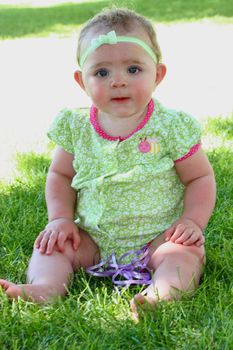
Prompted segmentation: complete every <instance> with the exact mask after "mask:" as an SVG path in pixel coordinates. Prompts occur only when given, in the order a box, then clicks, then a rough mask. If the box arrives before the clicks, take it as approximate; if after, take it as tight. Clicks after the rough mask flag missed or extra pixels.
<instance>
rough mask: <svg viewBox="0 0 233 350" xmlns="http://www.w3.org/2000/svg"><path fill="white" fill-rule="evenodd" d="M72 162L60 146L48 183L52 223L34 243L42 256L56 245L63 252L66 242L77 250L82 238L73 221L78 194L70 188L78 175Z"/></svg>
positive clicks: (48, 204) (49, 214) (48, 206)
mask: <svg viewBox="0 0 233 350" xmlns="http://www.w3.org/2000/svg"><path fill="white" fill-rule="evenodd" d="M73 159H74V157H73V155H72V154H70V153H68V152H66V151H65V150H64V149H63V148H61V147H58V148H57V149H56V151H55V154H54V158H53V161H52V163H51V166H50V168H49V172H48V176H47V181H46V203H47V208H48V219H49V223H48V225H47V226H46V227H45V229H44V230H43V231H42V232H41V233H40V234H39V236H38V237H37V239H36V241H35V247H36V248H38V249H40V252H41V253H45V252H46V254H51V253H52V252H53V249H54V246H55V244H57V246H58V248H59V249H60V250H61V251H62V250H63V246H64V242H65V241H66V240H67V239H71V240H72V241H73V247H74V249H77V248H78V245H79V242H80V238H79V233H78V228H77V226H76V225H75V224H74V222H73V220H74V208H75V203H76V195H77V194H76V191H75V190H74V189H73V188H72V187H71V181H72V179H73V177H74V175H75V171H74V169H73V166H72V161H73Z"/></svg>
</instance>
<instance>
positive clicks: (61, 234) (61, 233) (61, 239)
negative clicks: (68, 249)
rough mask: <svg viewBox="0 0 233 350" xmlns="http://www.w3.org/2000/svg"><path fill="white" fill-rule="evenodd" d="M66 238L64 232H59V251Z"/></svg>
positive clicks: (62, 248) (61, 250)
mask: <svg viewBox="0 0 233 350" xmlns="http://www.w3.org/2000/svg"><path fill="white" fill-rule="evenodd" d="M66 240H67V234H65V233H64V232H59V235H58V238H57V246H58V249H59V250H60V252H63V251H64V244H65V241H66Z"/></svg>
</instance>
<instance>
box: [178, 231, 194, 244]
mask: <svg viewBox="0 0 233 350" xmlns="http://www.w3.org/2000/svg"><path fill="white" fill-rule="evenodd" d="M191 235H192V229H190V228H187V229H186V230H184V232H183V233H182V234H181V236H180V237H178V238H177V239H176V240H175V243H177V244H182V243H184V242H185V241H187V240H188V239H189V237H190V236H191Z"/></svg>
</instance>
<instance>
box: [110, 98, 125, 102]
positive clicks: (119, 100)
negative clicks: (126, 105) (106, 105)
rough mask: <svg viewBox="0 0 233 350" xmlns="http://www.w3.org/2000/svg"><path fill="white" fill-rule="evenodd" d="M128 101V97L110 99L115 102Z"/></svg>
mask: <svg viewBox="0 0 233 350" xmlns="http://www.w3.org/2000/svg"><path fill="white" fill-rule="evenodd" d="M128 100H129V97H114V98H112V101H115V102H126V101H128Z"/></svg>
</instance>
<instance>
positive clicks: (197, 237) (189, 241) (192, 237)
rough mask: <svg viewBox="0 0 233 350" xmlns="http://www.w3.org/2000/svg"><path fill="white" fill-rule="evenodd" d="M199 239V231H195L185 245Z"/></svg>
mask: <svg viewBox="0 0 233 350" xmlns="http://www.w3.org/2000/svg"><path fill="white" fill-rule="evenodd" d="M198 240H199V233H198V232H196V231H193V232H192V234H191V236H190V237H189V238H188V239H187V240H186V241H185V242H184V243H183V245H192V244H194V243H196V242H197V241H198Z"/></svg>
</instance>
